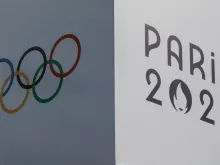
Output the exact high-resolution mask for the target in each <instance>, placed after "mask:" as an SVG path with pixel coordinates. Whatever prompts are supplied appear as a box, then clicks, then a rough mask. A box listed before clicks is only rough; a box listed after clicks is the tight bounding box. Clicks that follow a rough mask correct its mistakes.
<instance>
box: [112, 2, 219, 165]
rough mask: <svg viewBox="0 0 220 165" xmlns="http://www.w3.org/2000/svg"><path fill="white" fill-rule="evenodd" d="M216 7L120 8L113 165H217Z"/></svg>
mask: <svg viewBox="0 0 220 165" xmlns="http://www.w3.org/2000/svg"><path fill="white" fill-rule="evenodd" d="M219 9H220V8H219V3H218V2H217V1H201V0H193V1H192V0H186V1H174V0H168V1H163V0H159V1H152V0H136V1H131V0H120V1H115V81H116V83H115V92H116V95H115V96H116V161H117V163H118V164H123V165H162V164H163V165H177V164H178V165H210V164H212V165H219V163H220V157H219V156H218V153H219V150H220V146H219V139H220V110H219V108H220V106H219V101H220V93H219V85H220V76H219V70H220V68H219V66H220V63H219V61H220V56H219V54H220V49H219V28H220V24H219V21H218V20H219V14H218V13H219Z"/></svg>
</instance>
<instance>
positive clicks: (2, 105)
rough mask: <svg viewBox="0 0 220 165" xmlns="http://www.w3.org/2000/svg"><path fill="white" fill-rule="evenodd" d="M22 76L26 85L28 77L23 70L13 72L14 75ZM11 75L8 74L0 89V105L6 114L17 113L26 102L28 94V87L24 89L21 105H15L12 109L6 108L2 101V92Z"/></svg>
mask: <svg viewBox="0 0 220 165" xmlns="http://www.w3.org/2000/svg"><path fill="white" fill-rule="evenodd" d="M18 75H19V76H22V77H24V79H25V81H26V83H27V85H29V79H28V77H27V75H26V74H25V73H23V72H15V73H14V76H18ZM10 78H11V76H9V77H8V78H7V79H6V81H5V82H4V84H3V86H2V89H1V93H0V105H1V107H2V109H3V111H5V112H6V113H8V114H14V113H17V112H18V111H19V110H20V109H21V108H22V107H23V106H24V105H25V103H26V101H27V98H28V95H29V89H27V91H26V95H25V97H24V100H23V101H22V103H21V105H20V106H19V107H17V108H16V109H14V110H9V109H8V108H6V107H5V105H4V103H3V92H4V89H5V86H6V85H7V83H8V81H9V80H10Z"/></svg>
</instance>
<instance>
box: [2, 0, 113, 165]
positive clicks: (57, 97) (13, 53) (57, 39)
mask: <svg viewBox="0 0 220 165" xmlns="http://www.w3.org/2000/svg"><path fill="white" fill-rule="evenodd" d="M0 4H1V5H0V13H1V14H0V22H1V25H0V36H1V37H0V45H1V46H0V47H1V48H0V54H1V57H0V64H1V65H0V70H1V71H0V85H1V94H0V96H1V97H0V105H1V111H0V115H1V120H0V146H1V147H0V164H1V165H14V164H17V165H50V164H53V165H61V164H63V165H67V164H76V165H88V164H91V165H92V164H94V165H108V164H109V165H110V164H111V165H112V164H114V162H115V161H114V159H115V153H114V152H115V147H114V144H115V142H114V139H115V136H114V124H115V123H114V58H113V57H114V41H113V36H114V26H113V21H114V20H113V19H114V18H113V15H114V13H113V12H114V10H113V7H114V6H113V1H100V0H92V1H87V0H74V1H68V0H53V1H49V0H37V1H29V0H20V1H12V0H7V1H2V2H1V3H0Z"/></svg>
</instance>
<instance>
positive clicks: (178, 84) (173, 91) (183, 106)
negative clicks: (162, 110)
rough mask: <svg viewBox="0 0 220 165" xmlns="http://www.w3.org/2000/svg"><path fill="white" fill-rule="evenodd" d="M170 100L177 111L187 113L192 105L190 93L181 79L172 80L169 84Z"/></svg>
mask: <svg viewBox="0 0 220 165" xmlns="http://www.w3.org/2000/svg"><path fill="white" fill-rule="evenodd" d="M169 94H170V101H171V103H172V105H173V107H174V108H175V109H176V110H177V111H183V112H185V114H186V113H188V112H189V111H190V109H191V107H192V95H191V92H190V90H189V88H188V86H187V85H186V84H185V83H184V82H183V81H182V80H178V79H177V80H174V81H173V82H172V83H171V85H170V91H169Z"/></svg>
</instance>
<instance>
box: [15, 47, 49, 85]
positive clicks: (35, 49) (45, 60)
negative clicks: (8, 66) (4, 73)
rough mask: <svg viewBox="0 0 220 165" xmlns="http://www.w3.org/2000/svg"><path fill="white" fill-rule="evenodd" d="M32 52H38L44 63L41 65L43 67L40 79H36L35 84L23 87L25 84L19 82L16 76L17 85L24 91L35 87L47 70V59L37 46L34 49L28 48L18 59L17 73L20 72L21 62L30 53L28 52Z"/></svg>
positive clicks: (18, 77)
mask: <svg viewBox="0 0 220 165" xmlns="http://www.w3.org/2000/svg"><path fill="white" fill-rule="evenodd" d="M32 51H38V52H40V53H41V55H42V56H43V59H44V63H43V64H44V66H43V70H42V73H41V75H40V77H39V78H38V80H37V81H36V82H35V84H31V85H25V84H24V83H23V82H22V81H21V79H20V76H19V75H18V76H17V80H18V84H19V85H20V86H21V87H22V88H24V89H30V88H32V87H33V85H34V86H36V85H37V84H38V83H39V82H40V81H41V79H42V78H43V76H44V74H45V72H46V68H47V57H46V53H45V52H44V50H43V49H42V48H40V47H38V46H34V47H31V48H29V49H28V50H27V51H26V52H25V53H24V54H23V55H22V57H21V59H20V60H19V62H18V67H17V72H19V70H20V67H21V62H22V61H23V59H24V57H25V56H26V55H27V54H28V53H30V52H32Z"/></svg>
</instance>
